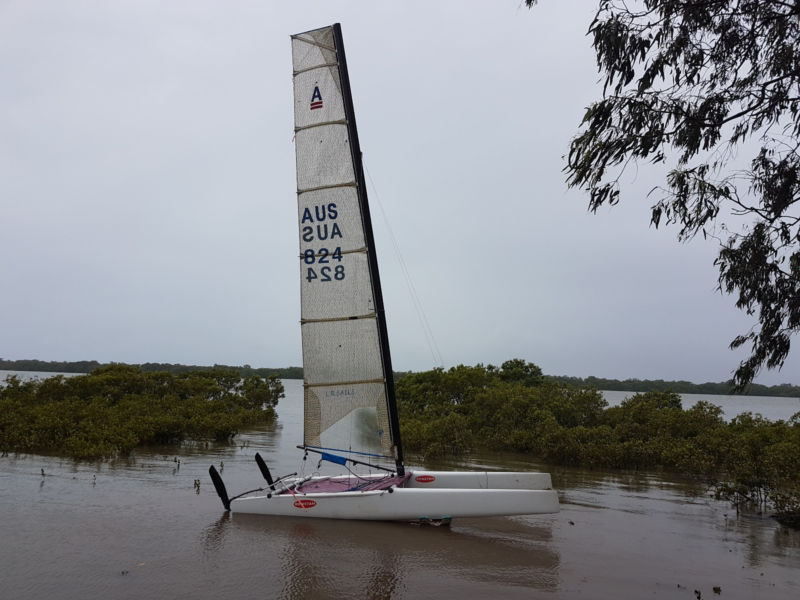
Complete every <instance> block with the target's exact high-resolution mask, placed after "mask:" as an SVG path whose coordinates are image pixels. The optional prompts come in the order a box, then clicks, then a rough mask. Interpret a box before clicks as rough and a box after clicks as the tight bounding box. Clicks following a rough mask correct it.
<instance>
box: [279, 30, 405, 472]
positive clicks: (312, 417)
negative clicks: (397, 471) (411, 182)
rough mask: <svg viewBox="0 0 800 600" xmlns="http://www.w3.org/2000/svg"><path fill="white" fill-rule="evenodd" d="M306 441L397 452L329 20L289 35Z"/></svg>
mask: <svg viewBox="0 0 800 600" xmlns="http://www.w3.org/2000/svg"><path fill="white" fill-rule="evenodd" d="M292 63H293V68H294V115H295V152H296V158H297V204H298V220H299V233H300V236H299V237H300V293H301V323H302V339H303V370H304V380H305V381H304V383H305V439H304V443H305V445H306V446H309V447H317V448H330V449H337V450H346V451H351V452H362V453H368V454H380V455H382V456H386V457H387V458H391V457H392V448H393V442H392V438H391V428H390V424H389V416H388V407H387V393H386V381H385V372H384V366H383V362H382V356H381V344H380V338H379V335H380V334H379V326H378V322H377V315H376V303H375V298H374V293H373V282H372V276H371V274H370V268H369V264H368V256H367V252H368V251H369V249H368V248H367V247H366V246H367V244H366V239H368V238H367V237H366V236H365V232H364V220H363V216H362V212H361V209H360V205H359V197H358V189H357V176H356V167H355V164H354V157H353V154H352V149H351V139H350V136H351V134H350V130H349V129H348V123H347V117H346V109H345V102H346V99H345V98H344V97H343V92H342V80H341V78H340V71H339V64H338V61H337V53H336V48H335V36H334V30H333V27H325V28H322V29H317V30H314V31H309V32H306V33H302V34H299V35H295V36H292Z"/></svg>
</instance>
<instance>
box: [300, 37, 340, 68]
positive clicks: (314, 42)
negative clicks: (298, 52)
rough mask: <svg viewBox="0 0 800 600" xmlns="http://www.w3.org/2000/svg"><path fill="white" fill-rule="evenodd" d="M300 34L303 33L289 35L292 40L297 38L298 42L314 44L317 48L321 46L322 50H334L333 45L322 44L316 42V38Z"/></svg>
mask: <svg viewBox="0 0 800 600" xmlns="http://www.w3.org/2000/svg"><path fill="white" fill-rule="evenodd" d="M301 35H303V34H302V33H300V34H298V35H293V36H291V38H292V39H293V40H297V41H298V42H303V43H305V44H309V45H310V46H316V47H317V48H322V49H323V50H330V51H331V52H336V48H335V47H334V46H328V45H326V44H322V43H320V42H318V41H317V40H315V39H313V38H312V39H309V38H304V37H300V36H301ZM334 64H338V63H334Z"/></svg>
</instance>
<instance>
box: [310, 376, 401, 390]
mask: <svg viewBox="0 0 800 600" xmlns="http://www.w3.org/2000/svg"><path fill="white" fill-rule="evenodd" d="M364 383H380V384H384V383H386V380H385V379H384V378H383V377H380V378H378V379H356V380H354V381H332V382H326V383H306V382H305V381H304V382H303V387H304V388H305V389H308V388H315V387H330V386H332V385H360V384H364Z"/></svg>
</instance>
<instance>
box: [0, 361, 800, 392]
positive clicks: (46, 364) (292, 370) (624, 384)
mask: <svg viewBox="0 0 800 600" xmlns="http://www.w3.org/2000/svg"><path fill="white" fill-rule="evenodd" d="M114 364H125V363H100V362H97V361H96V360H80V361H74V362H66V361H61V362H59V361H49V360H4V359H2V358H0V370H5V371H46V372H51V373H91V372H92V371H94V370H95V369H99V368H101V367H107V366H110V365H114ZM130 366H134V367H139V368H140V369H141V370H142V371H144V372H148V373H154V372H167V373H175V374H179V373H188V372H190V371H213V370H216V369H232V370H234V371H238V372H239V374H240V375H241V376H242V377H249V376H251V375H259V376H260V377H269V376H270V375H275V376H277V377H278V378H279V379H302V378H303V367H283V368H277V369H276V368H268V367H262V368H253V367H251V366H250V365H242V366H231V365H213V366H210V367H209V366H199V365H180V364H172V363H144V364H140V365H130ZM411 374H412V372H411V371H407V372H396V373H395V375H394V376H395V379H398V380H399V379H402V378H403V377H405V376H406V375H411ZM544 377H545V379H546V380H547V381H550V382H552V383H554V384H556V385H570V386H574V387H578V388H594V389H597V390H609V391H620V392H673V393H675V394H716V395H728V394H731V393H732V392H731V383H730V382H729V381H725V382H719V383H713V382H707V383H692V382H691V381H664V380H663V379H655V380H652V379H624V380H620V379H605V378H603V377H586V378H582V377H569V376H567V375H545V376H544ZM745 395H747V396H782V397H788V398H800V386H798V385H790V384H788V383H783V384H781V385H773V386H766V385H760V384H757V383H754V384H751V385H750V387H749V388H748V389H747V391H746V392H745Z"/></svg>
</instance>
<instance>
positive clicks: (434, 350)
mask: <svg viewBox="0 0 800 600" xmlns="http://www.w3.org/2000/svg"><path fill="white" fill-rule="evenodd" d="M361 164H362V165H363V167H364V172H365V173H366V175H367V179H368V180H369V183H370V187H371V188H372V197H373V198H374V199H375V201H376V203H377V204H378V208H380V210H381V216H382V217H383V222H384V224H385V225H386V229H387V230H388V231H389V239H391V241H392V248H393V249H394V253H395V256H396V257H397V260H398V262H399V263H400V270H401V271H402V272H403V277H404V278H405V280H406V286H407V287H408V291H409V294H410V295H411V303H412V304H413V305H414V310H415V311H416V313H417V319H418V320H419V323H420V326H421V327H422V331H423V335H424V337H425V342H426V343H427V345H428V351H429V352H430V353H431V356H432V358H433V362H434V364H436V365H437V366H440V367H444V361H443V360H442V353H441V352H440V351H439V345H438V344H437V343H436V338H435V337H434V335H433V329H432V328H431V325H430V323H429V322H428V317H427V316H426V315H425V309H424V308H423V306H422V301H421V300H420V298H419V294H417V289H416V287H415V286H414V281H413V280H412V279H411V273H410V271H409V270H408V266H407V265H406V261H405V260H404V259H403V253H402V252H400V244H399V243H398V241H397V238H396V237H395V235H394V231H393V230H392V227H391V225H389V219H388V218H387V216H386V211H385V210H384V208H383V203H382V202H381V199H380V195H379V194H378V188H377V187H376V186H375V181H373V179H372V174H371V173H370V172H369V169H367V164H366V161H365V160H364V156H363V152H362V156H361Z"/></svg>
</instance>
